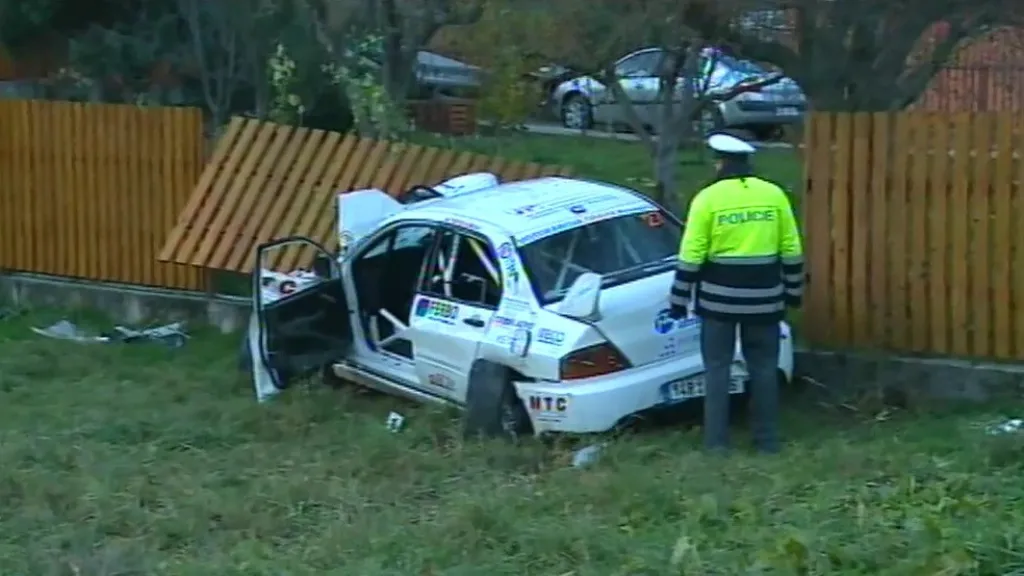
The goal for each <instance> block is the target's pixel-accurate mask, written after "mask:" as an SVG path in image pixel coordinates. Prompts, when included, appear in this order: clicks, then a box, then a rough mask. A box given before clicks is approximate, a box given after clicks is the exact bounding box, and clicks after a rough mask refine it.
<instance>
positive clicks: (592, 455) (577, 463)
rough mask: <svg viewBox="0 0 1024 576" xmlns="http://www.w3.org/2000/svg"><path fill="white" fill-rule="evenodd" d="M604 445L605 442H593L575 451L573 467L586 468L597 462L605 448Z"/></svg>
mask: <svg viewBox="0 0 1024 576" xmlns="http://www.w3.org/2000/svg"><path fill="white" fill-rule="evenodd" d="M604 447H605V445H604V444H591V445H589V446H585V447H583V448H580V449H579V450H577V451H575V452H573V453H572V467H573V468H585V467H587V466H589V465H591V464H593V463H594V462H597V459H598V457H599V456H600V455H601V451H602V450H604Z"/></svg>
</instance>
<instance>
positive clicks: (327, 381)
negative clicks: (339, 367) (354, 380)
mask: <svg viewBox="0 0 1024 576" xmlns="http://www.w3.org/2000/svg"><path fill="white" fill-rule="evenodd" d="M320 382H321V383H323V385H324V386H327V387H329V388H334V389H335V390H337V389H339V388H343V387H344V386H345V384H347V382H346V381H345V380H342V379H341V378H338V375H337V374H335V373H334V367H333V363H332V362H328V363H327V364H324V365H323V368H321V369H320Z"/></svg>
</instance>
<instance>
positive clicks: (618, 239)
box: [520, 210, 682, 304]
mask: <svg viewBox="0 0 1024 576" xmlns="http://www.w3.org/2000/svg"><path fill="white" fill-rule="evenodd" d="M681 234H682V228H681V227H680V225H679V223H678V221H676V220H675V219H674V218H670V217H668V216H667V215H666V214H665V213H664V212H662V211H661V210H651V211H649V212H644V213H641V214H631V215H627V216H618V217H615V218H609V219H608V220H602V221H599V222H594V223H592V224H587V225H584V226H580V227H578V228H573V229H571V230H566V231H565V232H561V233H558V234H554V235H552V236H548V237H546V238H541V239H540V240H537V241H535V242H531V243H530V244H527V245H525V246H523V247H521V248H520V256H521V257H522V260H523V264H524V265H525V266H526V269H527V270H528V271H529V273H530V277H531V281H532V282H533V287H534V290H536V292H537V298H538V299H539V300H540V301H541V303H542V304H550V303H552V302H555V301H557V300H560V299H561V298H562V297H563V296H565V292H566V291H567V290H568V289H569V287H570V286H572V283H573V282H574V281H575V280H576V278H578V277H579V276H580V274H583V273H585V272H594V273H596V274H599V275H601V277H602V282H601V286H602V287H605V288H608V287H611V286H616V285H619V284H623V283H625V282H630V281H632V280H636V279H639V278H643V277H645V276H649V275H651V274H657V273H659V272H663V271H665V270H667V269H669V268H670V267H671V266H673V265H674V262H675V258H676V253H677V251H678V249H679V239H680V236H681Z"/></svg>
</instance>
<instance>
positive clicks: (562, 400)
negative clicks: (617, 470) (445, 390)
mask: <svg viewBox="0 0 1024 576" xmlns="http://www.w3.org/2000/svg"><path fill="white" fill-rule="evenodd" d="M739 357H740V356H739V354H737V358H739ZM778 367H779V371H780V372H781V373H782V374H783V375H784V377H785V379H786V381H787V382H788V381H791V380H792V377H793V343H792V335H791V332H790V328H789V326H788V325H787V324H785V323H783V324H782V326H781V339H780V341H779V366H778ZM703 371H704V364H703V362H702V361H701V358H700V355H699V354H693V355H689V356H681V357H678V358H674V359H672V360H667V361H663V362H657V363H654V364H648V365H646V366H641V367H638V368H631V369H629V370H625V371H623V372H619V373H616V374H610V375H607V376H598V377H596V378H589V379H586V380H578V381H574V382H572V383H563V382H534V381H530V382H514V385H515V388H516V393H517V395H518V396H519V398H520V400H521V401H522V402H523V406H524V407H525V408H526V413H527V414H528V415H529V417H530V422H531V423H532V424H533V430H534V433H536V434H542V433H545V432H567V433H575V434H586V433H593V432H604V431H607V430H610V429H612V428H614V427H615V426H616V425H617V424H619V423H620V422H622V421H623V420H624V419H626V418H628V417H630V416H632V415H634V414H637V413H640V412H644V411H647V410H651V409H656V408H661V407H669V406H672V405H673V403H669V402H666V400H665V397H664V396H663V392H662V385H664V384H666V383H668V382H672V381H675V380H680V379H682V378H688V377H690V376H695V375H697V374H700V373H701V372H703Z"/></svg>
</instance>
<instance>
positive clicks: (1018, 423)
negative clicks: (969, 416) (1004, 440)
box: [985, 418, 1024, 436]
mask: <svg viewBox="0 0 1024 576" xmlns="http://www.w3.org/2000/svg"><path fill="white" fill-rule="evenodd" d="M985 431H986V432H987V433H988V434H990V435H992V436H998V435H1000V434H1012V433H1014V432H1024V419H1022V418H1010V419H1009V420H1004V421H1003V422H1000V423H999V424H991V425H989V426H988V427H987V428H986V429H985Z"/></svg>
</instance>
